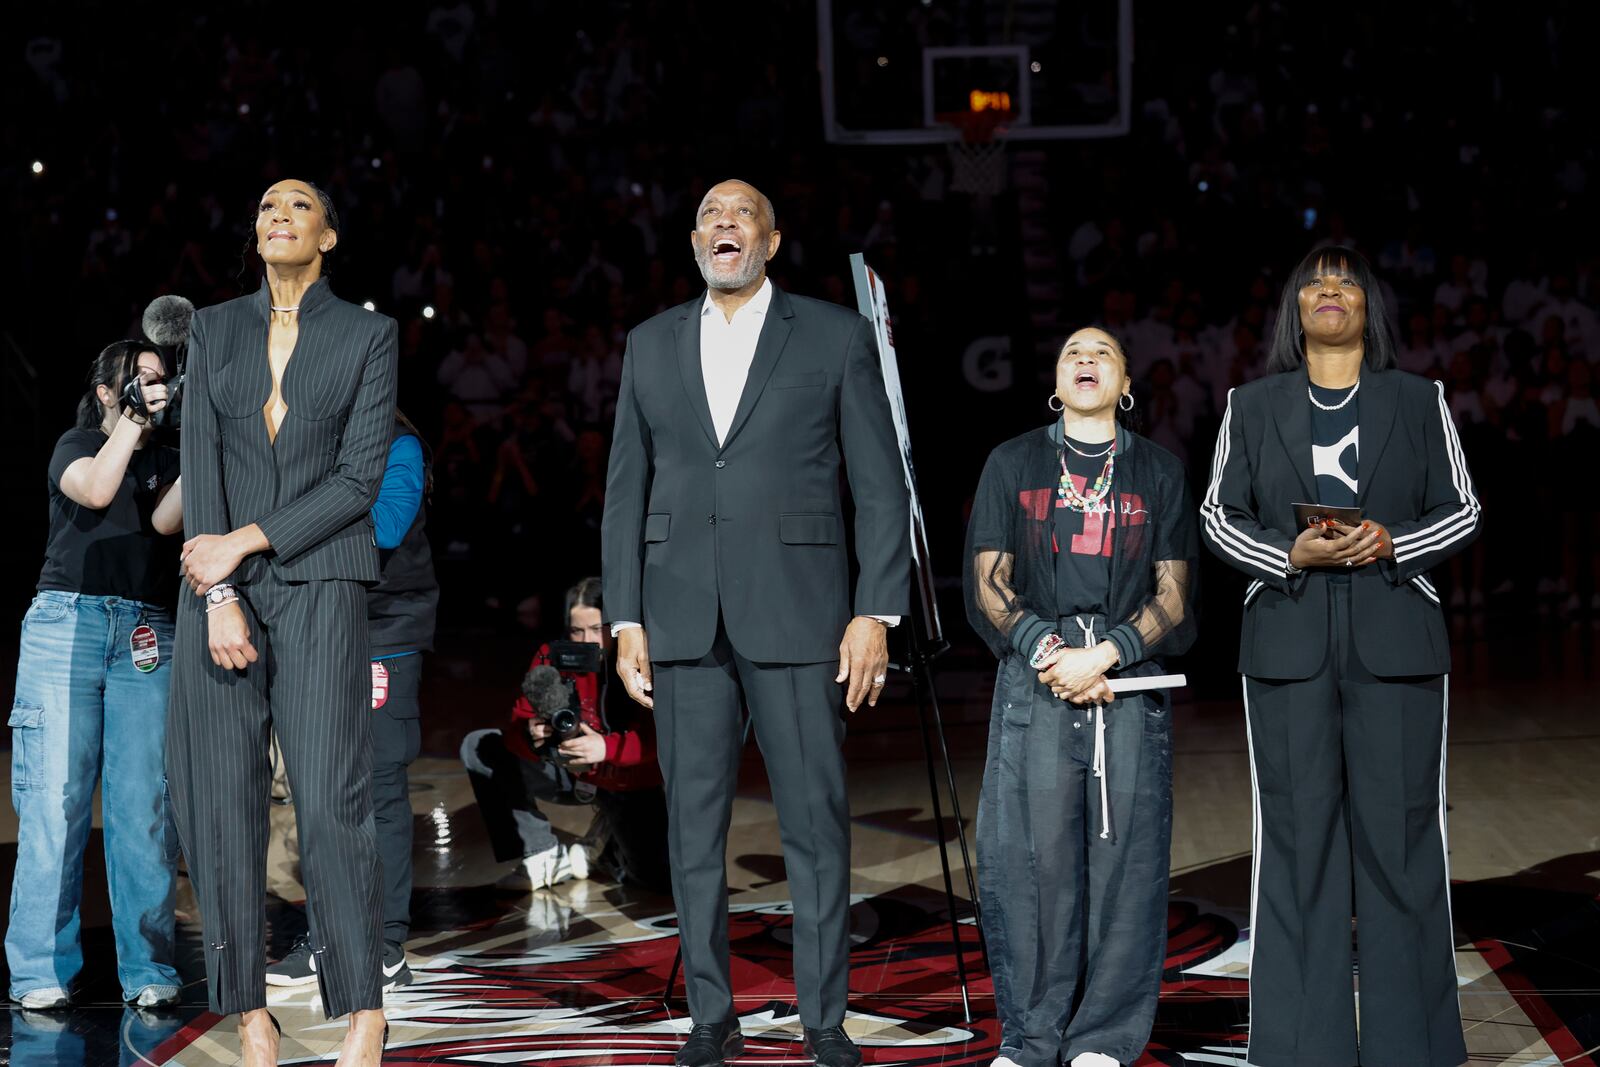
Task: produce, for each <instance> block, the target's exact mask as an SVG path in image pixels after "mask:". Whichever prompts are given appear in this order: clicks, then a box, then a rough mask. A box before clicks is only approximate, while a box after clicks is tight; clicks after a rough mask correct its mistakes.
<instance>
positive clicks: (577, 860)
mask: <svg viewBox="0 0 1600 1067" xmlns="http://www.w3.org/2000/svg"><path fill="white" fill-rule="evenodd" d="M567 866H568V867H570V868H571V869H572V877H574V878H576V879H577V880H578V881H580V882H583V881H587V880H588V878H589V850H588V849H586V848H584V847H583V845H581V844H573V845H569V846H568V847H567Z"/></svg>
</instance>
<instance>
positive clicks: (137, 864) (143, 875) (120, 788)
mask: <svg viewBox="0 0 1600 1067" xmlns="http://www.w3.org/2000/svg"><path fill="white" fill-rule="evenodd" d="M166 375H167V366H166V363H165V361H164V360H163V359H162V356H161V352H160V351H159V349H158V347H157V346H156V345H154V344H151V343H149V342H147V341H137V340H135V341H118V342H116V343H115V344H111V345H108V346H107V347H106V348H105V350H104V351H102V352H101V353H100V355H99V356H98V357H96V358H95V360H94V362H93V363H92V364H91V366H90V369H89V389H88V392H86V393H85V394H84V396H83V400H82V401H81V402H80V404H79V406H78V424H77V426H76V427H74V428H73V429H70V430H68V431H67V432H66V433H64V434H62V435H61V438H60V440H58V441H57V442H56V447H55V452H54V454H53V455H52V456H51V458H50V467H49V475H48V481H49V499H50V533H49V540H48V543H47V544H46V547H45V561H44V567H43V568H42V570H41V572H40V574H39V583H38V593H37V595H36V596H35V597H34V599H33V603H32V604H31V605H30V606H29V608H28V613H27V615H26V616H24V618H23V620H22V635H21V648H20V655H19V657H18V663H17V686H16V696H15V700H14V702H13V704H12V706H11V717H10V724H11V800H12V804H13V805H14V806H15V808H16V812H17V863H16V870H15V872H14V878H13V885H12V890H11V915H10V923H9V925H8V926H7V929H6V936H5V949H6V962H7V965H8V969H9V972H10V994H11V999H13V1000H15V1001H17V1002H18V1003H19V1004H20V1005H21V1006H22V1007H23V1008H25V1009H28V1010H35V1011H50V1010H58V1009H62V1008H66V1007H68V1006H70V1004H71V1002H72V998H73V997H74V996H75V995H81V993H82V990H81V988H80V983H79V979H80V976H81V973H82V971H83V965H84V955H83V945H82V943H81V940H80V938H79V924H80V916H79V905H80V902H81V899H82V896H83V862H84V860H83V856H84V850H85V848H86V847H87V846H88V844H89V829H90V821H91V816H92V815H93V814H94V793H95V786H96V785H97V784H98V785H99V787H100V790H101V794H102V802H103V803H102V807H103V809H104V823H105V830H104V835H105V853H106V878H107V881H108V882H109V888H110V892H111V901H112V905H113V907H112V920H111V926H112V931H113V933H114V934H115V941H116V962H117V977H118V979H119V980H120V982H121V985H122V997H123V999H124V1000H126V1001H128V1002H130V1003H132V1004H134V1005H136V1006H137V1007H140V1008H158V1007H170V1006H171V1005H174V1004H176V1003H177V1002H178V987H179V979H178V972H177V970H176V968H175V965H174V959H175V940H174V927H173V923H174V917H173V905H174V893H175V891H176V876H177V866H176V860H177V843H178V842H177V835H176V833H175V831H174V829H173V825H172V813H171V809H170V807H169V806H168V803H167V796H166V788H165V783H166V765H165V759H164V753H163V741H164V738H165V735H166V719H167V693H168V685H169V681H170V674H171V669H170V668H171V663H172V638H173V614H172V606H173V598H174V596H175V595H176V593H177V591H178V590H177V585H178V583H177V581H176V580H175V579H176V576H177V570H178V542H177V540H176V538H175V537H174V536H173V535H175V534H177V533H179V532H180V531H181V530H182V528H183V505H182V497H181V496H180V493H181V492H182V490H181V489H180V488H179V482H178V463H179V457H178V450H177V449H175V448H173V447H171V446H169V445H163V444H161V443H159V442H157V441H155V440H153V439H152V436H151V435H152V433H153V432H154V429H155V424H156V423H157V422H158V421H163V420H162V419H161V416H162V415H163V414H164V413H166V411H167V409H168V404H169V400H170V397H171V393H170V392H169V390H168V387H167V384H166V382H167V377H166Z"/></svg>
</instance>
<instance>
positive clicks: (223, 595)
mask: <svg viewBox="0 0 1600 1067" xmlns="http://www.w3.org/2000/svg"><path fill="white" fill-rule="evenodd" d="M238 595H239V594H237V593H235V592H234V591H233V586H231V585H214V586H212V587H211V588H210V589H208V590H206V606H207V607H213V608H214V607H218V606H219V605H221V604H223V603H225V602H226V601H227V600H228V599H229V598H231V597H237V596H238Z"/></svg>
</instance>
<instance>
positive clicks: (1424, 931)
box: [1244, 582, 1467, 1067]
mask: <svg viewBox="0 0 1600 1067" xmlns="http://www.w3.org/2000/svg"><path fill="white" fill-rule="evenodd" d="M1329 602H1330V611H1329V620H1328V625H1329V639H1328V650H1329V651H1328V658H1327V661H1326V662H1324V664H1323V666H1322V669H1321V670H1320V672H1319V673H1317V674H1316V675H1315V676H1314V677H1311V678H1308V679H1305V680H1301V681H1270V680H1264V679H1260V678H1251V677H1247V678H1245V682H1244V688H1245V710H1246V715H1247V719H1248V727H1249V736H1250V758H1251V768H1252V774H1253V778H1254V784H1255V791H1256V797H1255V800H1256V827H1255V864H1254V876H1253V880H1254V886H1253V892H1252V897H1251V913H1252V914H1251V931H1250V938H1251V959H1250V1051H1249V1062H1250V1063H1252V1064H1255V1065H1258V1067H1290V1065H1294V1067H1323V1065H1326V1067H1351V1065H1352V1064H1356V1063H1360V1064H1361V1065H1362V1067H1402V1065H1403V1067H1456V1065H1458V1064H1461V1063H1463V1062H1464V1061H1465V1060H1466V1058H1467V1054H1466V1045H1465V1043H1464V1041H1463V1039H1462V1034H1461V1014H1460V1006H1459V1004H1458V1002H1457V999H1456V970H1455V953H1454V941H1453V935H1452V932H1451V924H1450V899H1449V862H1448V856H1447V854H1446V832H1445V810H1444V780H1443V775H1444V740H1445V730H1446V726H1445V723H1446V715H1447V700H1448V678H1447V677H1446V676H1443V675H1438V676H1433V677H1426V678H1384V679H1379V678H1376V677H1374V676H1373V675H1372V674H1370V673H1369V672H1368V671H1367V670H1366V669H1365V668H1364V667H1363V666H1362V665H1361V662H1360V659H1359V658H1358V657H1357V655H1356V652H1355V649H1354V642H1353V641H1352V639H1351V638H1352V627H1354V626H1359V625H1361V620H1359V619H1354V618H1352V617H1351V612H1350V586H1349V583H1347V582H1330V583H1329ZM1352 915H1354V916H1355V919H1356V930H1355V938H1354V942H1355V944H1354V945H1353V944H1352V934H1351V923H1350V919H1351V916H1352ZM1353 948H1354V955H1355V957H1357V958H1359V977H1360V992H1361V996H1360V1006H1361V1036H1360V1045H1359V1051H1358V1048H1357V1039H1356V997H1355V982H1354V980H1353V975H1352V962H1353V956H1352V949H1353Z"/></svg>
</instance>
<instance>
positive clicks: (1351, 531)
mask: <svg viewBox="0 0 1600 1067" xmlns="http://www.w3.org/2000/svg"><path fill="white" fill-rule="evenodd" d="M1393 558H1394V543H1393V541H1392V540H1391V539H1390V537H1389V531H1388V530H1386V529H1384V528H1383V524H1382V523H1377V522H1372V521H1371V520H1369V519H1363V520H1362V521H1361V524H1360V525H1358V526H1345V525H1343V524H1342V523H1339V522H1335V521H1334V520H1332V519H1328V520H1326V521H1325V522H1324V523H1323V525H1321V526H1308V527H1306V528H1305V530H1303V531H1301V533H1300V536H1299V537H1297V538H1295V541H1294V545H1293V546H1292V547H1291V548H1290V549H1289V562H1290V563H1292V564H1294V565H1295V566H1296V567H1299V568H1300V569H1301V570H1308V569H1309V568H1312V567H1365V566H1366V565H1367V564H1369V563H1372V562H1375V561H1376V560H1380V559H1393Z"/></svg>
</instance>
